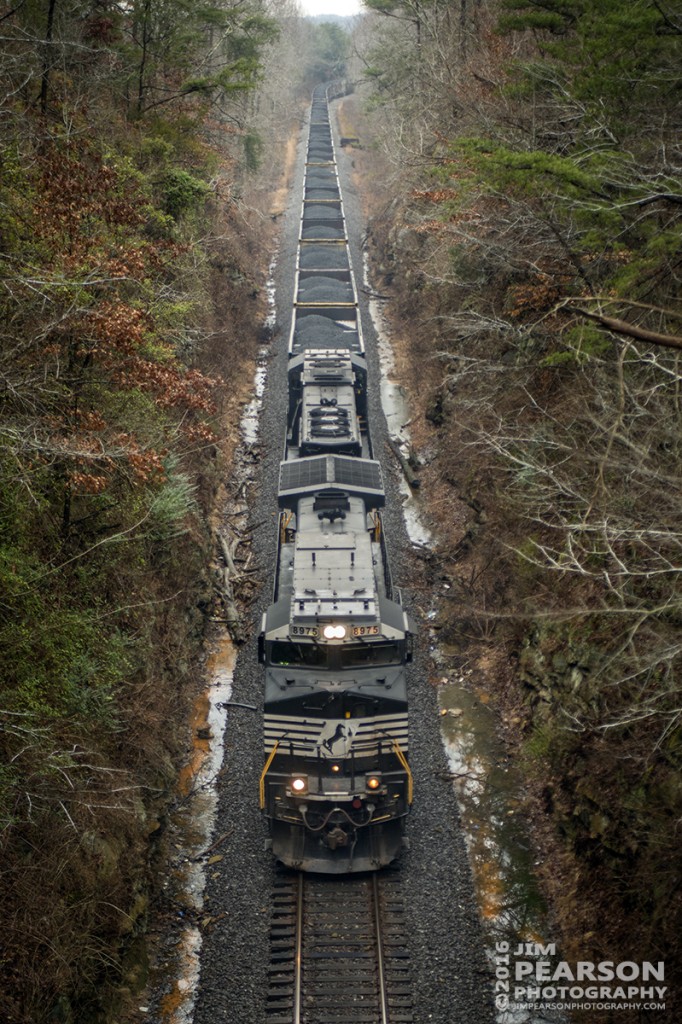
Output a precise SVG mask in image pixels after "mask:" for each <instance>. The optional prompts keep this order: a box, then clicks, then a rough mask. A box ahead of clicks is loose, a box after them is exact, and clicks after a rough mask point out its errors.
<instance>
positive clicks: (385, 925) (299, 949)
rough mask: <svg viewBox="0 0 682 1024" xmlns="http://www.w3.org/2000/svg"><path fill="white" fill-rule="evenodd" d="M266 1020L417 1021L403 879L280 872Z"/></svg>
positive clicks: (291, 1023) (321, 1023)
mask: <svg viewBox="0 0 682 1024" xmlns="http://www.w3.org/2000/svg"><path fill="white" fill-rule="evenodd" d="M270 943H271V949H270V956H271V962H270V977H269V990H268V999H267V1024H347V1022H348V1024H351V1022H352V1024H413V1022H414V1015H413V1009H412V989H411V981H410V966H409V956H408V951H407V940H406V927H405V913H404V906H403V899H402V893H401V886H400V880H399V878H398V877H397V876H394V875H368V876H354V877H350V878H330V877H324V876H320V875H312V876H311V875H307V876H304V875H302V874H295V873H290V874H282V875H280V876H278V878H277V881H276V884H275V890H274V899H273V911H272V925H271V933H270Z"/></svg>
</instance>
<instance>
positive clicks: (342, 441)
mask: <svg viewBox="0 0 682 1024" xmlns="http://www.w3.org/2000/svg"><path fill="white" fill-rule="evenodd" d="M371 456H372V449H371V440H370V437H369V433H368V429H367V367H366V362H365V351H364V343H363V337H362V329H361V323H360V315H359V309H358V301H357V291H356V286H355V279H354V275H353V271H352V267H351V261H350V252H349V247H348V239H347V234H346V221H345V217H344V212H343V202H342V199H341V190H340V187H339V180H338V175H337V170H336V161H335V155H334V145H333V141H332V134H331V129H330V124H329V111H328V101H327V94H326V90H325V88H324V87H318V89H316V90H315V92H314V93H313V101H312V108H311V117H310V127H309V137H308V150H307V160H306V175H305V185H304V194H303V207H302V214H301V227H300V238H299V246H298V258H297V269H296V289H295V303H294V313H293V319H292V327H291V335H290V339H289V413H288V423H287V443H286V459H285V460H284V461H283V462H282V463H281V466H280V479H279V491H278V493H279V506H280V520H279V544H278V555H277V569H276V576H275V585H274V598H273V603H272V604H271V605H270V607H269V608H268V609H267V611H266V613H265V615H264V616H263V624H262V631H261V634H260V638H259V656H260V659H261V661H262V662H263V663H264V664H265V764H264V768H263V772H262V775H261V779H260V806H261V809H262V810H263V812H264V813H265V815H266V816H267V818H268V822H269V826H270V834H271V837H272V849H273V852H274V854H275V856H276V857H277V859H278V860H279V861H281V862H282V863H284V864H286V865H288V866H290V867H294V868H297V869H301V870H304V871H316V872H325V873H348V872H360V871H372V870H377V869H379V868H381V867H383V866H385V865H387V864H389V863H390V862H391V861H393V860H395V858H396V857H397V856H398V854H399V853H400V850H401V848H402V844H403V821H404V818H405V815H406V814H407V813H408V811H409V808H410V804H411V803H412V775H411V772H410V767H409V763H408V759H407V752H408V737H407V695H406V681H405V665H406V663H407V662H408V661H409V660H410V658H411V634H412V632H413V629H412V626H411V623H410V620H409V619H408V616H407V615H406V613H405V612H404V610H403V608H402V606H401V602H400V595H399V593H394V591H393V587H392V584H391V576H390V572H389V568H388V562H387V557H386V547H385V543H384V535H383V530H382V520H381V512H380V510H381V508H382V507H383V505H384V489H383V483H382V476H381V467H380V465H379V463H378V462H376V461H374V460H373V459H372V458H371Z"/></svg>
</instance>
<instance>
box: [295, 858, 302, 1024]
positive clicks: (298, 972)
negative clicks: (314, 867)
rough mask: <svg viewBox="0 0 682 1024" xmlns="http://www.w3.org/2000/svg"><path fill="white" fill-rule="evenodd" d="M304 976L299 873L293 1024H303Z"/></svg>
mask: <svg viewBox="0 0 682 1024" xmlns="http://www.w3.org/2000/svg"><path fill="white" fill-rule="evenodd" d="M302 975H303V874H302V872H300V871H299V873H298V891H297V894H296V948H295V951H294V1005H293V1024H301V990H302Z"/></svg>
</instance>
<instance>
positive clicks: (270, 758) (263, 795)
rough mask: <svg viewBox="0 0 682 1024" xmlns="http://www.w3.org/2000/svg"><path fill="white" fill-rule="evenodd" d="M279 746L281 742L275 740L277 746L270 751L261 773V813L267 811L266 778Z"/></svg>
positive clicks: (259, 785)
mask: <svg viewBox="0 0 682 1024" xmlns="http://www.w3.org/2000/svg"><path fill="white" fill-rule="evenodd" d="M278 746H279V740H275V745H274V747H273V748H272V750H271V751H270V756H269V757H268V759H267V761H266V762H265V767H264V768H263V771H262V772H261V777H260V782H259V784H258V792H259V803H260V809H261V811H262V810H264V809H265V776H266V775H267V774H268V771H269V770H270V765H271V764H272V762H273V760H274V758H275V754H276V753H277V747H278Z"/></svg>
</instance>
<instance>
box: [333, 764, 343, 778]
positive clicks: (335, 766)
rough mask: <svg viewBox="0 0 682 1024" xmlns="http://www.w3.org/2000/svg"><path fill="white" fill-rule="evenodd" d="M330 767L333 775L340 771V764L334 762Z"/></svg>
mask: <svg viewBox="0 0 682 1024" xmlns="http://www.w3.org/2000/svg"><path fill="white" fill-rule="evenodd" d="M331 769H332V771H333V772H334V774H335V775H338V773H339V772H340V771H341V765H340V764H336V763H334V764H333V765H332V766H331Z"/></svg>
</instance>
